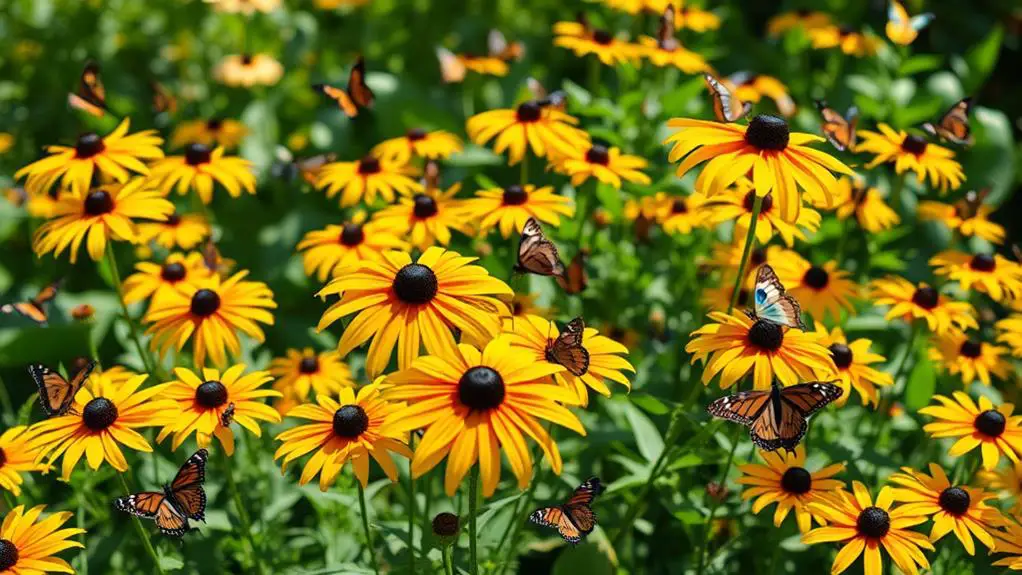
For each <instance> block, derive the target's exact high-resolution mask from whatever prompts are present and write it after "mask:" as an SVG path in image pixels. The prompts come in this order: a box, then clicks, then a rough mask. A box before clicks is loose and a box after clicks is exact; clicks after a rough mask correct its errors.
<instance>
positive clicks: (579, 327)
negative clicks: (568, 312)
mask: <svg viewBox="0 0 1022 575" xmlns="http://www.w3.org/2000/svg"><path fill="white" fill-rule="evenodd" d="M585 330H586V324H585V321H584V320H583V319H582V318H580V317H576V318H575V319H573V320H571V321H570V322H568V325H567V326H565V328H564V332H563V333H561V334H560V335H559V336H557V337H556V338H555V339H550V340H548V341H547V344H546V351H545V353H546V360H547V361H549V362H550V363H556V364H557V365H563V366H564V367H565V368H567V370H568V371H569V372H571V374H572V375H574V376H582V375H585V374H586V372H588V371H589V350H587V349H586V348H584V347H582V336H583V335H584V333H585Z"/></svg>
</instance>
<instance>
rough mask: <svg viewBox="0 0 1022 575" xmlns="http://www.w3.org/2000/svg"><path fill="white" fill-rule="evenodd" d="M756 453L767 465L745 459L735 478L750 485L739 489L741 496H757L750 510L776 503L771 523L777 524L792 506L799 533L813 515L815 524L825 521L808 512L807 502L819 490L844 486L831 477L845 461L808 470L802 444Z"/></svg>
mask: <svg viewBox="0 0 1022 575" xmlns="http://www.w3.org/2000/svg"><path fill="white" fill-rule="evenodd" d="M759 457H760V459H762V460H763V461H764V462H765V463H766V465H760V464H756V463H748V464H745V465H739V466H738V470H739V471H741V472H742V477H739V478H738V480H737V482H738V483H739V484H741V485H749V486H751V487H748V488H746V489H744V490H743V491H742V499H743V500H749V499H756V501H754V502H753V504H752V512H753V513H759V512H760V511H762V510H763V509H764V508H765V507H766V506H767V505H770V504H771V503H777V510H776V511H775V512H774V527H780V526H781V523H783V522H784V519H785V518H786V517H787V516H788V513H790V512H791V511H792V510H794V511H795V521H796V523H798V530H799V531H801V532H802V533H805V532H807V531H809V529H810V528H811V527H812V521H813V520H814V519H815V520H816V522H817V524H819V525H826V522H824V521H823V520H822V519H821V518H820V517H819V516H816V515H813V513H812V512H810V510H809V507H808V506H809V503H811V502H813V501H820V495H821V494H826V493H831V494H836V492H838V491H840V490H842V489H844V487H845V484H844V482H843V481H839V480H837V479H831V478H832V477H834V476H835V475H837V474H838V473H841V472H842V471H844V468H845V466H844V464H843V463H834V464H832V465H828V466H826V467H824V468H823V469H820V470H819V471H814V472H810V471H809V470H808V469H806V468H805V464H806V449H805V447H803V446H801V445H799V446H797V447H796V448H795V451H794V452H777V451H760V452H759Z"/></svg>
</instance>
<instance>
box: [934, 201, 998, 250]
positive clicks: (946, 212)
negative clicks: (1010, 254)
mask: <svg viewBox="0 0 1022 575" xmlns="http://www.w3.org/2000/svg"><path fill="white" fill-rule="evenodd" d="M993 211H994V207H993V206H989V205H973V204H971V203H970V202H967V201H959V202H956V203H955V204H953V205H952V204H945V203H943V202H933V201H921V202H919V219H920V220H934V221H938V222H941V223H943V224H944V225H945V226H947V227H948V229H951V230H954V231H956V232H958V233H960V234H962V235H963V236H965V237H971V236H976V237H978V238H983V239H984V240H987V241H988V242H993V243H995V244H1003V243H1004V236H1005V231H1004V228H1003V227H1002V226H1001V225H1000V224H995V223H994V222H992V221H990V220H989V219H987V216H989V215H990V214H991V213H993Z"/></svg>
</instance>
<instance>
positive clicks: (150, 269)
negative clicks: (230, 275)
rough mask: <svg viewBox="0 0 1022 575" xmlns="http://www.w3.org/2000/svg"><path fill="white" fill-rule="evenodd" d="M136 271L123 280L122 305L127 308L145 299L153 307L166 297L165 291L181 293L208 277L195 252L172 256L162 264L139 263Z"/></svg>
mask: <svg viewBox="0 0 1022 575" xmlns="http://www.w3.org/2000/svg"><path fill="white" fill-rule="evenodd" d="M135 269H136V270H137V271H136V272H135V273H133V274H131V275H130V276H128V277H127V278H126V279H125V280H124V302H125V303H128V304H131V303H135V302H137V301H142V300H144V299H148V298H152V299H153V302H154V303H156V302H158V301H159V300H162V299H163V298H164V297H166V294H167V292H168V291H175V292H176V291H180V289H181V287H182V286H185V285H188V284H190V283H195V281H196V280H199V279H205V278H208V277H209V276H210V271H209V268H207V267H206V263H205V261H204V260H203V258H202V254H200V253H198V252H192V253H190V254H187V255H185V254H180V253H172V254H170V255H169V256H167V259H165V260H163V263H162V264H158V263H156V262H139V263H137V264H135Z"/></svg>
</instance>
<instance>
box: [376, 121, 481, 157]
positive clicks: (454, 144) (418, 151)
mask: <svg viewBox="0 0 1022 575" xmlns="http://www.w3.org/2000/svg"><path fill="white" fill-rule="evenodd" d="M463 148H464V145H463V144H462V143H461V140H460V139H459V138H458V137H457V136H455V135H454V134H452V133H450V132H446V131H444V130H436V131H434V132H427V131H426V130H423V129H421V128H414V129H411V130H408V132H407V133H405V135H404V136H401V137H400V138H392V139H390V140H386V141H384V142H382V143H380V144H377V145H376V147H375V148H373V151H372V154H373V156H376V157H377V158H389V159H391V160H392V161H394V162H395V163H397V164H407V163H408V162H409V161H411V159H412V156H413V155H415V156H418V157H420V158H426V159H428V160H437V159H444V160H446V159H447V158H449V157H451V156H452V155H454V154H456V153H458V152H460V151H461V150H462V149H463Z"/></svg>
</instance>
